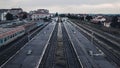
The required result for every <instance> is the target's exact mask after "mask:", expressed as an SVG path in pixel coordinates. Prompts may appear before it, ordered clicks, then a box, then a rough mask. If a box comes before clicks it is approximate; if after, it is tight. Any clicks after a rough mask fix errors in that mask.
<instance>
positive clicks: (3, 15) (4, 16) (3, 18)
mask: <svg viewBox="0 0 120 68" xmlns="http://www.w3.org/2000/svg"><path fill="white" fill-rule="evenodd" d="M6 14H7V12H3V13H2V14H1V21H5V20H6Z"/></svg>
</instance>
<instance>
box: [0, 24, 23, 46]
mask: <svg viewBox="0 0 120 68" xmlns="http://www.w3.org/2000/svg"><path fill="white" fill-rule="evenodd" d="M24 33H25V29H24V28H23V27H21V26H19V27H16V28H0V47H1V46H3V45H6V44H8V43H10V42H11V41H13V40H15V39H16V38H18V37H20V36H22V35H23V34H24Z"/></svg>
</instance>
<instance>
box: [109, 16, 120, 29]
mask: <svg viewBox="0 0 120 68" xmlns="http://www.w3.org/2000/svg"><path fill="white" fill-rule="evenodd" d="M110 25H111V27H115V28H116V27H119V22H118V16H113V17H112V23H111V24H110Z"/></svg>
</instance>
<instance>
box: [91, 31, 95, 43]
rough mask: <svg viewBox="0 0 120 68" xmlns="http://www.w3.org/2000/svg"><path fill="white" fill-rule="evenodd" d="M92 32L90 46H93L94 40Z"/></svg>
mask: <svg viewBox="0 0 120 68" xmlns="http://www.w3.org/2000/svg"><path fill="white" fill-rule="evenodd" d="M93 34H94V33H93V31H92V34H91V44H92V45H93V40H94V36H93Z"/></svg>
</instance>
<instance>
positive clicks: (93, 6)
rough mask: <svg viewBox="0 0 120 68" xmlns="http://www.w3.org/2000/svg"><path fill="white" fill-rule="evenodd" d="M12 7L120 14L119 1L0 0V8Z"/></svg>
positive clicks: (63, 11) (64, 11)
mask: <svg viewBox="0 0 120 68" xmlns="http://www.w3.org/2000/svg"><path fill="white" fill-rule="evenodd" d="M12 7H22V8H23V9H24V10H26V11H30V10H36V9H39V8H46V9H49V10H50V12H61V13H70V12H71V13H120V12H119V11H120V0H115V1H114V0H109V1H108V0H0V8H12Z"/></svg>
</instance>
